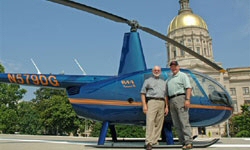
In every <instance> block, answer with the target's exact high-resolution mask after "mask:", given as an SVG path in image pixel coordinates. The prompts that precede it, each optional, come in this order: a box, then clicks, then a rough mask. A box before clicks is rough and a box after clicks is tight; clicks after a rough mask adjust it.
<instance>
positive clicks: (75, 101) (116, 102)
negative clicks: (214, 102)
mask: <svg viewBox="0 0 250 150" xmlns="http://www.w3.org/2000/svg"><path fill="white" fill-rule="evenodd" d="M69 101H70V103H71V104H89V105H113V106H142V103H141V102H132V103H129V102H127V101H119V100H97V99H73V98H70V99H69ZM189 108H197V109H215V110H231V111H232V110H233V108H231V107H226V106H210V105H196V104H190V106H189Z"/></svg>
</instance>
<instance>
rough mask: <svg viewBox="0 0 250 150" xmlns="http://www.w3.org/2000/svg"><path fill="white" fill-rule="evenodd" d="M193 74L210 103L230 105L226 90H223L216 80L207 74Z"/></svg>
mask: <svg viewBox="0 0 250 150" xmlns="http://www.w3.org/2000/svg"><path fill="white" fill-rule="evenodd" d="M195 76H196V77H197V79H198V81H199V82H200V84H201V86H202V87H203V89H204V91H205V93H206V95H207V97H208V98H209V100H210V101H211V102H212V103H215V104H225V105H231V104H230V100H229V96H228V94H227V92H226V91H225V90H223V87H221V85H218V84H217V83H216V82H214V81H213V80H214V79H212V78H210V77H208V76H206V77H205V76H202V75H200V74H195Z"/></svg>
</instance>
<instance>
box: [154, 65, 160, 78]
mask: <svg viewBox="0 0 250 150" xmlns="http://www.w3.org/2000/svg"><path fill="white" fill-rule="evenodd" d="M153 75H154V76H155V77H159V76H160V75H161V68H160V67H154V69H153Z"/></svg>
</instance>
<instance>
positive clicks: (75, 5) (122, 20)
mask: <svg viewBox="0 0 250 150" xmlns="http://www.w3.org/2000/svg"><path fill="white" fill-rule="evenodd" d="M48 1H51V2H55V3H58V4H62V5H65V6H69V7H72V8H75V9H79V10H83V11H86V12H88V13H91V14H94V15H97V16H100V17H104V18H106V19H110V20H113V21H115V22H119V23H126V24H128V25H129V26H131V31H136V29H137V28H138V29H141V30H143V31H145V32H147V33H149V34H151V35H154V36H156V37H158V38H160V39H162V40H164V41H167V42H168V43H171V44H173V45H174V46H176V47H178V48H180V49H182V50H184V51H185V52H187V53H189V54H190V55H192V56H194V57H196V58H198V59H200V60H201V61H203V62H205V63H206V64H208V65H209V66H211V67H213V68H214V69H216V70H218V71H220V72H223V73H224V72H226V71H225V70H224V69H223V68H222V67H220V66H218V65H217V64H216V63H214V62H212V61H210V60H209V59H207V58H205V57H203V56H202V55H200V54H198V53H196V52H194V51H192V50H191V49H189V48H187V47H186V46H184V45H182V44H180V43H178V42H176V41H175V40H173V39H171V38H169V37H167V36H165V35H163V34H161V33H159V32H157V31H155V30H153V29H150V28H147V27H143V26H140V25H139V24H138V22H137V21H134V20H132V21H131V20H128V19H126V18H123V17H120V16H117V15H114V14H111V13H108V12H106V11H103V10H100V9H97V8H94V7H90V6H87V5H84V4H81V3H77V2H74V1H70V0H48Z"/></svg>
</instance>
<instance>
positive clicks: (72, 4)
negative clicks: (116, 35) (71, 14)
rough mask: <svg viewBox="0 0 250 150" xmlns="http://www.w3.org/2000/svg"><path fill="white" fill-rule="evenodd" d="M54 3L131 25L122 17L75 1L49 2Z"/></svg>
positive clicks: (60, 0)
mask: <svg viewBox="0 0 250 150" xmlns="http://www.w3.org/2000/svg"><path fill="white" fill-rule="evenodd" d="M48 1H51V2H54V3H58V4H62V5H65V6H69V7H72V8H75V9H79V10H83V11H86V12H88V13H91V14H94V15H97V16H100V17H104V18H106V19H110V20H113V21H115V22H120V23H126V24H130V20H128V19H125V18H122V17H120V16H116V15H114V14H111V13H108V12H106V11H103V10H100V9H96V8H94V7H90V6H87V5H84V4H81V3H77V2H74V1H70V0H48Z"/></svg>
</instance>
